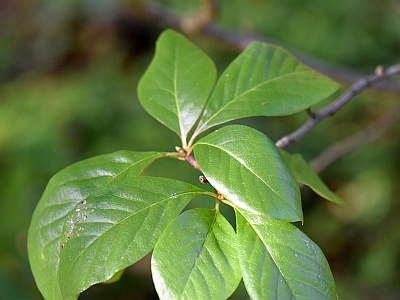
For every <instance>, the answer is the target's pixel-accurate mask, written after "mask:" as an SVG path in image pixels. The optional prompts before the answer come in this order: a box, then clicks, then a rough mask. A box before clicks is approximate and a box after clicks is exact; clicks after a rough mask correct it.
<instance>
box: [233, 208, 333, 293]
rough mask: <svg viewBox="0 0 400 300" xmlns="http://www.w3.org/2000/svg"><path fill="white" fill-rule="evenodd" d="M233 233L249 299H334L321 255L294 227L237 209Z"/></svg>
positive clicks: (313, 244)
mask: <svg viewBox="0 0 400 300" xmlns="http://www.w3.org/2000/svg"><path fill="white" fill-rule="evenodd" d="M236 231H237V235H238V251H239V260H240V265H241V268H242V273H243V281H244V284H245V286H246V289H247V291H248V293H249V295H250V297H251V299H304V300H308V299H331V300H334V299H337V296H336V290H335V282H334V280H333V276H332V273H331V270H330V268H329V265H328V262H327V261H326V259H325V256H324V254H323V253H322V251H321V249H320V248H319V247H318V246H317V245H316V244H315V243H314V242H313V241H311V240H310V239H309V238H308V237H307V236H306V235H305V234H304V233H303V232H301V231H300V230H299V229H298V228H297V227H295V226H294V225H292V224H290V223H286V222H283V221H280V220H277V219H274V218H270V217H268V216H266V215H262V216H261V215H254V214H250V213H248V212H247V211H243V210H236Z"/></svg>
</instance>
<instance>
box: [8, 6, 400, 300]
mask: <svg viewBox="0 0 400 300" xmlns="http://www.w3.org/2000/svg"><path fill="white" fill-rule="evenodd" d="M147 2H148V1H134V0H131V1H128V0H120V1H117V0H114V1H112V0H80V1H78V0H75V1H74V0H69V1H63V0H58V1H57V0H53V1H50V0H36V1H35V0H12V1H1V2H0V299H41V298H42V297H41V295H40V293H39V291H38V290H37V288H36V285H35V282H34V279H33V277H32V274H31V271H30V267H29V263H28V259H27V251H26V239H27V231H28V227H29V223H30V217H31V215H32V212H33V210H34V208H35V205H36V204H37V202H38V201H39V199H40V196H41V193H42V192H43V190H44V188H45V186H46V183H47V182H48V180H49V179H50V178H51V176H52V175H54V174H55V173H56V172H57V171H59V170H61V169H62V168H64V167H66V166H67V165H69V164H71V163H73V162H76V161H79V160H82V159H85V158H89V157H92V156H95V155H99V154H103V153H108V152H113V151H117V150H121V149H129V150H135V151H152V150H160V151H173V150H174V146H176V145H179V138H178V137H177V136H175V134H173V133H172V132H170V131H169V130H167V129H166V128H164V127H163V126H161V125H160V124H159V123H158V122H157V121H155V120H153V119H152V118H151V117H149V116H148V115H147V113H146V112H145V111H144V110H143V109H142V108H141V107H140V105H139V103H138V100H137V97H136V86H137V82H138V79H139V78H140V76H141V75H142V74H143V72H144V70H145V68H146V66H147V65H148V64H149V62H150V59H151V57H152V54H153V46H154V42H155V39H156V38H157V36H158V34H159V33H160V32H161V31H162V30H163V27H162V26H161V25H160V24H157V23H155V22H152V21H149V20H146V19H145V18H144V16H145V14H144V13H143V12H141V10H140V4H143V5H146V4H147ZM159 3H162V4H164V5H165V6H166V7H167V8H168V9H170V10H171V11H173V12H175V13H188V12H193V11H195V10H196V9H197V8H198V7H199V6H200V1H199V0H190V1H189V0H187V1H178V0H164V1H159ZM220 6H221V7H220V15H219V18H218V20H217V22H218V24H220V25H221V26H224V27H226V28H231V29H234V30H237V31H238V32H250V33H257V34H260V35H263V36H265V37H268V38H271V39H274V40H276V41H279V42H280V43H281V44H283V45H285V46H286V47H288V48H290V49H295V50H298V51H300V52H303V53H305V54H307V55H309V56H312V57H315V58H318V59H320V60H322V61H325V62H329V63H331V64H333V65H336V66H343V67H350V68H353V69H357V70H363V71H366V72H369V73H373V72H374V69H375V67H376V66H377V65H378V64H382V65H383V66H384V67H387V66H389V65H391V64H394V63H396V62H397V63H398V62H399V61H400V2H399V1H396V0H380V1H377V0H337V1H320V0H303V1H298V0H264V1H263V0H247V1H245V0H224V1H220ZM190 38H192V39H193V40H194V41H195V42H196V43H198V44H199V45H200V46H201V47H202V48H203V49H204V50H205V51H206V52H207V53H208V54H209V55H210V56H211V57H212V58H213V59H214V60H215V61H216V64H217V67H218V70H219V72H221V71H222V70H223V69H224V68H225V67H226V66H227V64H229V62H230V61H231V60H232V59H233V58H234V57H235V56H236V55H237V54H238V53H237V52H235V50H234V49H230V48H228V47H226V46H223V45H222V44H221V43H220V42H218V41H215V40H210V39H207V38H204V37H201V36H198V35H197V36H190ZM344 87H346V84H345V83H344ZM337 95H339V94H336V96H337ZM332 99H334V97H332V98H331V99H328V100H327V101H329V100H332ZM399 99H400V95H399V94H396V93H393V92H385V91H382V90H380V91H377V90H369V91H365V92H363V93H362V95H360V96H357V97H356V98H355V99H354V100H353V101H352V102H351V103H350V104H349V105H348V106H346V107H345V108H344V109H343V110H342V111H340V112H339V113H338V114H337V115H336V116H335V117H334V118H331V119H329V120H325V121H324V122H323V123H321V124H320V125H319V126H317V127H316V128H315V129H314V130H313V131H311V132H310V133H309V134H308V135H307V136H306V137H305V138H304V139H303V140H302V141H301V142H300V143H298V144H295V145H292V146H290V147H289V148H288V151H290V152H299V153H301V154H302V155H303V156H304V157H305V158H306V159H307V160H311V159H312V158H314V157H315V156H317V155H318V154H319V153H320V152H321V151H322V150H324V149H325V148H327V147H329V146H330V145H332V144H334V143H335V142H337V141H339V140H341V139H343V138H345V137H347V136H349V135H351V134H353V133H356V132H358V131H360V130H362V129H364V128H366V127H368V125H369V124H371V123H372V122H373V121H375V120H376V119H378V118H379V116H380V115H382V114H384V113H385V112H387V111H390V110H393V109H395V107H396V106H397V105H398V103H399ZM325 104H326V103H325ZM306 118H307V117H306V115H305V114H298V115H295V116H291V117H285V118H270V119H267V118H252V119H246V120H241V121H240V123H242V124H248V125H251V126H253V127H255V128H257V129H259V130H261V131H263V132H265V133H266V134H267V135H269V136H270V137H271V138H272V139H273V140H277V139H278V138H280V137H282V136H283V135H285V134H287V133H289V132H291V131H292V130H294V129H296V128H297V127H298V126H300V125H301V124H302V123H303V122H304V121H305V120H306ZM399 137H400V126H399V122H397V123H396V124H395V125H394V126H393V127H392V128H391V129H390V130H389V131H387V132H386V133H385V134H384V135H383V136H381V137H380V138H379V139H378V140H376V141H375V142H373V143H371V144H369V145H367V146H364V147H362V148H360V149H358V150H356V151H354V152H352V153H351V154H350V155H347V156H345V157H343V158H341V159H340V160H338V161H337V162H335V163H334V164H333V165H331V166H330V167H328V168H327V169H325V170H324V171H323V172H322V174H321V176H322V177H323V179H324V180H325V182H326V183H327V184H328V185H329V187H330V188H331V189H333V190H334V191H335V192H337V193H338V194H339V195H340V196H341V197H342V198H343V199H344V200H345V201H346V202H347V204H346V205H344V206H338V205H332V204H330V203H327V202H326V201H323V200H321V199H320V198H319V197H318V196H316V195H315V194H313V193H312V192H310V191H309V190H308V189H303V202H304V211H305V223H304V225H303V226H301V229H302V230H303V231H304V232H306V233H307V234H308V235H309V236H310V237H311V238H312V239H313V240H314V241H315V242H316V243H317V244H318V245H320V247H321V248H322V250H323V251H324V253H325V254H326V256H327V258H328V260H329V262H330V265H331V267H332V271H333V274H334V277H335V279H336V282H337V286H338V293H339V295H340V298H341V299H400V271H399V269H400V225H399V221H398V220H399V219H400V197H399V196H398V195H399V194H400V184H399V183H400V180H399V179H400V178H399V177H400V172H399V170H400V139H399ZM171 170H173V172H171ZM149 172H150V173H151V174H157V175H160V176H170V177H174V178H179V179H182V180H186V181H189V182H192V183H196V178H197V176H198V174H197V173H196V172H195V171H194V170H192V169H191V168H190V167H189V166H188V165H187V164H185V163H183V162H176V161H168V160H167V161H164V162H157V164H156V165H154V166H152V167H151V168H150V170H149ZM199 202H200V201H197V204H199ZM197 204H194V205H197ZM199 205H201V204H199ZM206 205H207V204H206ZM211 205H212V203H211ZM227 213H228V215H229V214H231V211H229V210H227ZM246 297H247V295H246V292H245V291H244V289H243V286H241V288H240V289H239V290H238V291H237V292H236V293H235V294H234V295H233V296H232V299H246ZM80 299H157V295H156V293H155V292H154V288H153V284H152V281H151V275H150V267H149V259H148V257H147V258H146V259H144V260H143V261H141V262H139V263H138V264H136V265H134V266H133V267H131V268H128V270H127V271H126V272H125V274H124V276H123V277H122V279H121V280H120V281H119V282H117V283H114V284H109V285H104V284H101V285H96V286H94V287H92V288H90V289H89V290H87V291H85V292H84V293H82V295H81V296H80Z"/></svg>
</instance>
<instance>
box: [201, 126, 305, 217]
mask: <svg viewBox="0 0 400 300" xmlns="http://www.w3.org/2000/svg"><path fill="white" fill-rule="evenodd" d="M194 153H195V157H196V160H197V162H198V163H199V165H200V167H201V169H202V171H203V173H204V175H205V176H206V177H207V179H208V181H209V182H210V183H211V184H212V186H213V187H214V188H215V189H216V190H217V191H218V192H220V193H221V194H222V195H223V196H224V197H225V198H226V199H228V200H229V201H231V202H232V203H233V204H234V205H235V206H237V207H239V208H241V209H245V210H248V211H249V212H253V213H262V214H268V215H269V216H271V217H274V218H278V219H281V220H285V221H299V220H302V218H303V216H302V210H301V201H300V191H299V188H298V185H297V182H296V180H295V179H294V177H293V175H292V173H291V172H290V170H289V168H288V167H287V165H286V163H285V161H284V160H283V158H282V156H281V154H280V152H279V150H278V149H277V148H276V146H275V144H274V143H273V142H272V141H271V140H270V139H268V138H267V137H266V136H265V135H264V134H263V133H261V132H259V131H257V130H255V129H252V128H250V127H246V126H242V125H231V126H226V127H223V128H222V129H219V130H216V131H215V132H212V133H211V134H209V135H207V136H205V137H204V138H202V139H201V140H200V141H198V142H197V143H196V144H195V145H194Z"/></svg>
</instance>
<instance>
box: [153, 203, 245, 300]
mask: <svg viewBox="0 0 400 300" xmlns="http://www.w3.org/2000/svg"><path fill="white" fill-rule="evenodd" d="M151 268H152V274H153V280H154V284H155V287H156V290H157V292H158V295H159V297H160V299H227V298H228V297H229V296H230V295H231V294H232V293H233V292H234V291H235V289H236V287H237V286H238V284H239V282H240V279H241V277H242V276H241V272H240V267H239V262H238V259H237V250H236V234H235V231H234V230H233V228H232V226H231V225H230V224H229V222H228V221H227V220H226V219H225V218H224V217H223V216H222V215H221V214H220V213H219V212H218V211H216V210H211V209H205V208H199V209H192V210H188V211H186V212H184V213H183V214H182V215H180V216H179V217H178V218H177V219H175V220H174V221H173V222H172V223H171V224H170V225H169V226H168V227H167V229H166V230H165V231H164V232H163V233H162V235H161V237H160V239H159V240H158V242H157V244H156V246H155V248H154V252H153V257H152V262H151Z"/></svg>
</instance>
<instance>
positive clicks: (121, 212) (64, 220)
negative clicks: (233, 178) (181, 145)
mask: <svg viewBox="0 0 400 300" xmlns="http://www.w3.org/2000/svg"><path fill="white" fill-rule="evenodd" d="M160 155H161V154H160V153H155V152H151V153H138V152H131V151H119V152H116V153H112V154H108V155H102V156H98V157H95V158H91V159H88V160H84V161H81V162H79V163H76V164H73V165H71V166H69V167H67V168H66V169H64V170H62V171H60V172H59V173H57V174H56V175H55V176H54V177H53V178H52V179H51V180H50V182H49V184H48V186H47V188H46V190H45V192H44V194H43V196H42V198H41V200H40V202H39V204H38V206H37V208H36V210H35V212H34V215H33V218H32V223H31V226H30V230H29V238H28V250H29V259H30V262H31V267H32V271H33V273H34V276H35V280H36V282H37V284H38V287H39V289H40V291H41V292H42V294H43V296H44V297H45V298H46V299H63V298H66V297H72V298H74V297H75V296H76V295H78V294H79V293H80V292H81V291H83V290H85V289H87V288H88V287H89V286H91V285H92V284H94V283H97V282H103V281H106V280H108V279H110V278H111V277H112V276H113V275H114V274H115V273H116V272H117V271H119V270H121V269H123V268H126V267H127V266H129V265H131V264H133V263H134V262H136V261H137V260H139V259H141V258H142V257H143V256H145V255H146V254H148V253H149V252H150V251H151V249H152V248H153V246H154V244H155V241H156V240H157V238H158V236H159V235H160V234H161V232H162V230H163V229H164V228H165V227H166V226H167V225H168V223H169V222H170V221H171V220H172V219H173V218H175V217H176V216H177V215H178V214H179V212H180V211H181V210H182V209H183V208H184V206H185V205H186V204H187V203H188V201H190V199H192V198H193V197H194V196H196V195H197V194H198V193H200V192H201V190H200V189H197V188H195V187H193V186H191V185H189V184H186V183H183V182H179V181H175V180H171V179H166V178H154V177H138V175H139V174H140V173H141V172H142V170H143V169H144V168H145V167H146V166H147V165H148V164H149V163H150V162H152V161H153V160H154V159H156V158H157V157H159V156H160Z"/></svg>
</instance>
